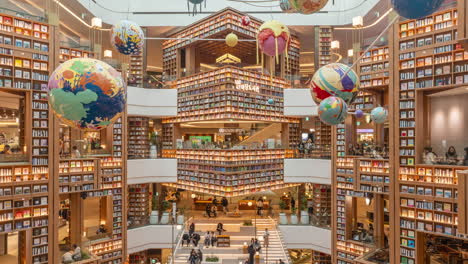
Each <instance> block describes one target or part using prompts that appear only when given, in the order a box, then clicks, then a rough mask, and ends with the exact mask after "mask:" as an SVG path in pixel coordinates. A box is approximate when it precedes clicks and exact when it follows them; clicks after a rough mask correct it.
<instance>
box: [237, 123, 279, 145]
mask: <svg viewBox="0 0 468 264" xmlns="http://www.w3.org/2000/svg"><path fill="white" fill-rule="evenodd" d="M280 132H281V123H273V124H271V125H269V126H266V127H264V128H262V129H260V130H259V131H257V132H255V133H254V134H253V135H251V136H250V137H248V138H247V139H246V140H244V141H242V142H240V143H238V144H237V146H245V145H249V144H253V143H258V142H260V143H261V142H263V141H265V139H267V138H274V137H275V136H276V135H278V134H279V133H280Z"/></svg>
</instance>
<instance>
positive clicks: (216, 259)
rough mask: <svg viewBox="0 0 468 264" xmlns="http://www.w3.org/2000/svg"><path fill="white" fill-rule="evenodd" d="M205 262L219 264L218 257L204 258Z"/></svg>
mask: <svg viewBox="0 0 468 264" xmlns="http://www.w3.org/2000/svg"><path fill="white" fill-rule="evenodd" d="M205 261H206V262H219V257H217V256H211V257H206V259H205Z"/></svg>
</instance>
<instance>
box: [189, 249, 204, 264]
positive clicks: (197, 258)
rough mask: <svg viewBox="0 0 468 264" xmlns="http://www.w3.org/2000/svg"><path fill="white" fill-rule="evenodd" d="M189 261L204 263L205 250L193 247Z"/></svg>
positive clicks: (194, 263) (193, 263)
mask: <svg viewBox="0 0 468 264" xmlns="http://www.w3.org/2000/svg"><path fill="white" fill-rule="evenodd" d="M188 261H189V263H190V264H200V263H202V261H203V252H202V251H201V249H197V250H195V249H192V251H190V256H189V259H188Z"/></svg>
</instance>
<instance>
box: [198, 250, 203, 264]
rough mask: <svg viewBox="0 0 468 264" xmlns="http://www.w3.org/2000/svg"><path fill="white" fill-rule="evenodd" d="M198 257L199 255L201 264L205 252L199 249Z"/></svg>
mask: <svg viewBox="0 0 468 264" xmlns="http://www.w3.org/2000/svg"><path fill="white" fill-rule="evenodd" d="M197 255H198V263H199V264H200V263H202V261H203V252H202V251H201V249H198V252H197Z"/></svg>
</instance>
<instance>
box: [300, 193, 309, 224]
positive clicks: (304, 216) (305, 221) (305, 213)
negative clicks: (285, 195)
mask: <svg viewBox="0 0 468 264" xmlns="http://www.w3.org/2000/svg"><path fill="white" fill-rule="evenodd" d="M301 224H303V225H308V224H309V212H308V211H307V197H305V196H302V199H301Z"/></svg>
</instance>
